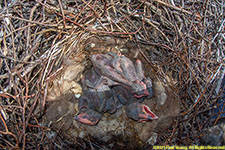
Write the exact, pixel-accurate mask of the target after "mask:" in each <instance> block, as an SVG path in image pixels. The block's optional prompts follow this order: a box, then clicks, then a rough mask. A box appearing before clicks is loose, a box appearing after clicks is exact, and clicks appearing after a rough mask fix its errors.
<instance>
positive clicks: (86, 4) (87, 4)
mask: <svg viewBox="0 0 225 150" xmlns="http://www.w3.org/2000/svg"><path fill="white" fill-rule="evenodd" d="M91 2H92V0H90V1H89V2H88V3H85V6H84V7H83V9H82V10H81V11H80V12H79V14H78V15H77V16H76V18H75V20H74V21H75V22H77V20H78V17H79V16H80V15H81V13H82V12H83V11H84V10H85V8H86V7H87V6H89V4H90V3H91Z"/></svg>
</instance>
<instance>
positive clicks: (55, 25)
mask: <svg viewBox="0 0 225 150" xmlns="http://www.w3.org/2000/svg"><path fill="white" fill-rule="evenodd" d="M7 17H8V18H13V19H17V20H21V21H25V22H29V23H33V24H38V25H42V26H49V27H57V26H58V25H57V24H54V23H52V24H47V22H46V23H41V22H37V21H31V20H27V19H24V18H20V17H15V16H10V15H3V16H0V19H2V18H7Z"/></svg>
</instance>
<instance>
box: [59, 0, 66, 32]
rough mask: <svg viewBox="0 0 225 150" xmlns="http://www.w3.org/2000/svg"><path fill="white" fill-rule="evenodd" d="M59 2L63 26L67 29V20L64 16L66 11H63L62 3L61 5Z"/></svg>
mask: <svg viewBox="0 0 225 150" xmlns="http://www.w3.org/2000/svg"><path fill="white" fill-rule="evenodd" d="M58 2H59V7H60V10H61V12H62V17H63V25H64V28H66V20H65V15H64V11H63V7H62V3H61V0H58Z"/></svg>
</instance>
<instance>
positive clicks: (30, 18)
mask: <svg viewBox="0 0 225 150" xmlns="http://www.w3.org/2000/svg"><path fill="white" fill-rule="evenodd" d="M38 6H39V3H36V5H35V6H34V7H33V8H32V9H31V12H30V17H29V20H30V21H32V18H33V15H34V11H35V10H36V9H37V7H38ZM30 24H31V23H30V22H29V23H28V28H27V45H26V47H27V48H29V45H30Z"/></svg>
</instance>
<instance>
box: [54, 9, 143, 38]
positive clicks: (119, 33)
mask: <svg viewBox="0 0 225 150" xmlns="http://www.w3.org/2000/svg"><path fill="white" fill-rule="evenodd" d="M57 14H58V15H60V16H61V14H59V13H57ZM65 18H66V19H67V20H68V21H70V22H72V23H74V24H75V25H77V26H78V27H80V28H82V29H83V30H85V31H90V32H96V33H102V34H112V35H132V34H136V33H137V32H138V31H140V29H141V27H139V28H138V29H137V31H134V32H125V33H124V32H112V31H101V30H94V29H88V28H85V27H83V26H82V25H80V24H78V23H76V22H74V21H73V20H71V19H69V18H67V17H65Z"/></svg>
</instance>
